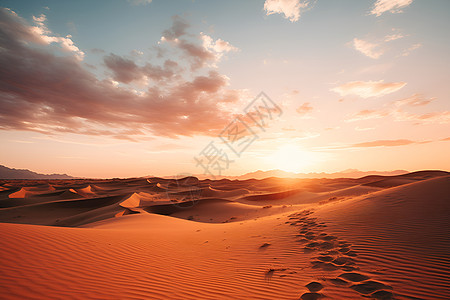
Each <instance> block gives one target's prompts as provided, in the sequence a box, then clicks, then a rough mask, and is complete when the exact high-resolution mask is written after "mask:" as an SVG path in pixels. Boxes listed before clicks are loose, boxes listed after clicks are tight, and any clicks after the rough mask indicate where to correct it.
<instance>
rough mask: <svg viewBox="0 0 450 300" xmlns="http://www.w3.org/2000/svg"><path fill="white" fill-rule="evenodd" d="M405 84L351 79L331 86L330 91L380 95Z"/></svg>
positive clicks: (389, 92) (358, 94)
mask: <svg viewBox="0 0 450 300" xmlns="http://www.w3.org/2000/svg"><path fill="white" fill-rule="evenodd" d="M405 85H406V82H388V83H384V82H383V80H379V81H351V82H347V83H345V84H343V85H340V86H338V87H335V88H332V89H331V91H333V92H336V93H338V94H339V95H341V96H347V95H356V96H360V97H362V98H369V97H380V96H384V95H387V94H391V93H394V92H396V91H398V90H400V89H401V88H402V87H404V86H405Z"/></svg>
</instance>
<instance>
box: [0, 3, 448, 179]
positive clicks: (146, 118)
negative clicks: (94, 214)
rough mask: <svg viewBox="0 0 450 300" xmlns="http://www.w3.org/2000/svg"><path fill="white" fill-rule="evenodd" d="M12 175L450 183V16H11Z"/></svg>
mask: <svg viewBox="0 0 450 300" xmlns="http://www.w3.org/2000/svg"><path fill="white" fill-rule="evenodd" d="M0 7H1V10H0V25H1V26H0V65H1V68H0V145H1V147H0V164H3V165H5V166H8V167H13V168H26V169H30V170H33V171H36V172H40V173H67V174H70V175H73V176H80V177H96V178H111V177H137V176H148V175H154V176H168V175H177V174H207V175H209V176H211V177H214V176H218V175H225V176H226V175H230V176H231V175H240V174H244V173H248V172H253V171H256V170H272V169H280V170H284V171H289V172H296V173H308V172H337V171H342V170H346V169H349V168H351V169H359V170H363V171H370V170H377V171H389V170H398V169H402V170H409V171H414V170H423V169H441V170H450V159H449V155H448V153H450V99H449V96H450V88H449V79H450V55H449V53H450V35H449V34H448V30H449V29H450V1H447V0H441V1H439V0H427V1H424V0H422V1H420V0H342V1H332V0H315V1H306V0H266V1H264V0H260V1H256V0H255V1H198V0H195V1H187V0H186V1H162V0H153V1H150V0H129V1H126V0H115V1H50V0H35V1H17V0H14V1H8V0H1V1H0Z"/></svg>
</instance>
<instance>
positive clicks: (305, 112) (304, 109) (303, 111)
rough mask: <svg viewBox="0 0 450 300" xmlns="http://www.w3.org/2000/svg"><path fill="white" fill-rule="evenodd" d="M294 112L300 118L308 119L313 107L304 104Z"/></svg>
mask: <svg viewBox="0 0 450 300" xmlns="http://www.w3.org/2000/svg"><path fill="white" fill-rule="evenodd" d="M296 111H297V113H298V114H299V115H300V116H302V118H310V113H311V112H312V111H313V107H312V106H311V103H309V102H305V103H303V104H302V105H300V106H299V107H298V108H297V109H296Z"/></svg>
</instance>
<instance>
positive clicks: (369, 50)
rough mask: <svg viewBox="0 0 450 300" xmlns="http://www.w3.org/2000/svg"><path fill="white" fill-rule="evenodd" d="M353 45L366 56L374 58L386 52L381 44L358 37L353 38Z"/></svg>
mask: <svg viewBox="0 0 450 300" xmlns="http://www.w3.org/2000/svg"><path fill="white" fill-rule="evenodd" d="M353 47H354V48H355V50H357V51H359V52H361V53H362V54H364V55H365V56H368V57H370V58H374V59H377V58H379V57H380V56H381V55H383V53H384V51H383V50H382V49H379V48H380V45H379V44H374V43H370V42H367V41H364V40H360V39H357V38H354V39H353Z"/></svg>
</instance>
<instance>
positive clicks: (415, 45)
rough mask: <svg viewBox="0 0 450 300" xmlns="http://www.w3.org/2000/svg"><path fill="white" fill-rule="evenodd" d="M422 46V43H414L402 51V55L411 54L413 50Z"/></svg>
mask: <svg viewBox="0 0 450 300" xmlns="http://www.w3.org/2000/svg"><path fill="white" fill-rule="evenodd" d="M420 47H422V44H421V43H417V44H414V45H412V46H411V47H409V48H407V49H405V50H403V52H402V54H401V55H402V56H408V55H410V54H411V52H413V51H414V50H416V49H419V48H420Z"/></svg>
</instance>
